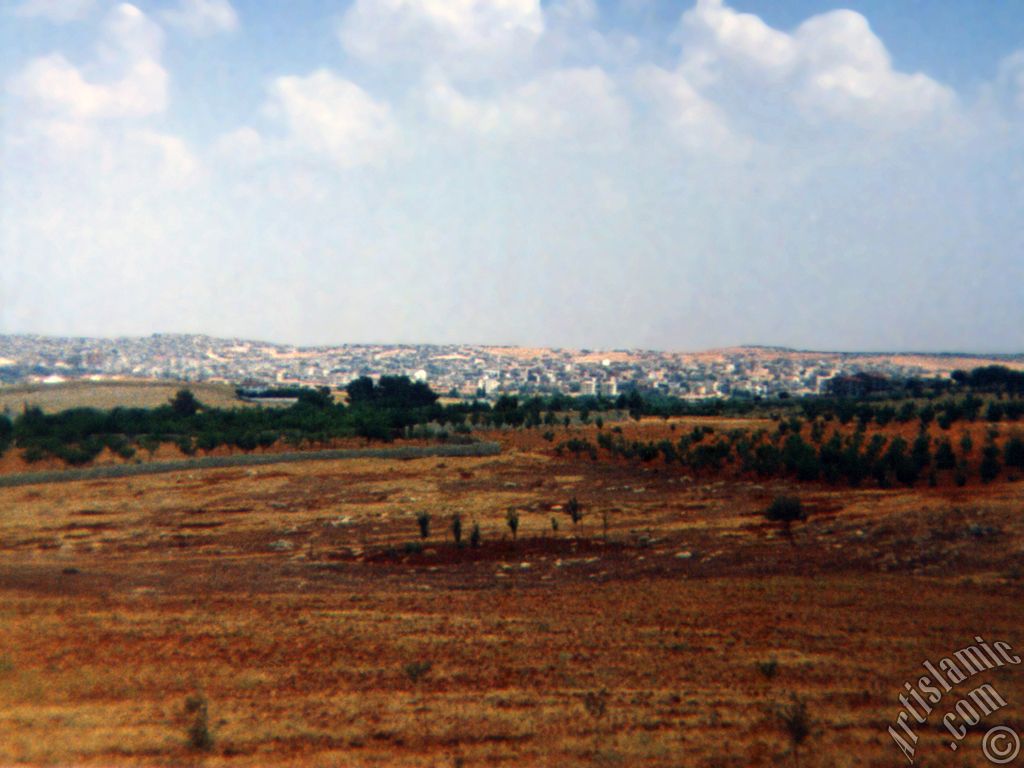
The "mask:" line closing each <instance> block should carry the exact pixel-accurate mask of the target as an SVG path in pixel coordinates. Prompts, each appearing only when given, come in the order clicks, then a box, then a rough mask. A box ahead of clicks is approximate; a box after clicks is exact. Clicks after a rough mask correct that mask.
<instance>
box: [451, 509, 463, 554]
mask: <svg viewBox="0 0 1024 768" xmlns="http://www.w3.org/2000/svg"><path fill="white" fill-rule="evenodd" d="M452 538H453V539H454V540H455V546H457V547H461V546H462V515H460V514H459V513H458V512H456V513H455V514H454V515H452Z"/></svg>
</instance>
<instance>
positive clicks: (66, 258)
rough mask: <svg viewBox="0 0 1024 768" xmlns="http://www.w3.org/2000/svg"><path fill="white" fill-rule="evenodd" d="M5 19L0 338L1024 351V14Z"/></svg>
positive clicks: (657, 2)
mask: <svg viewBox="0 0 1024 768" xmlns="http://www.w3.org/2000/svg"><path fill="white" fill-rule="evenodd" d="M839 3H840V4H834V3H830V2H821V1H820V0H729V2H728V3H726V2H725V0H696V2H695V3H694V2H691V0H684V1H683V2H678V1H677V2H669V1H668V0H664V1H663V0H620V1H619V2H608V3H604V2H596V1H595V0H551V1H550V2H547V1H545V2H538V0H354V1H353V2H346V1H345V0H336V1H332V0H289V2H272V3H271V2H255V0H253V1H252V2H243V1H242V0H235V2H234V5H232V4H231V3H229V1H228V0H166V1H165V2H161V1H159V0H138V2H137V3H136V4H127V3H121V4H118V3H111V2H106V0H13V2H12V1H11V0H6V1H5V2H3V4H2V5H0V30H2V31H0V94H2V95H0V106H2V113H0V333H22V332H34V333H47V334H62V335H104V336H111V335H121V334H130V335H137V334H149V333H152V332H158V331H159V332H205V333H210V334H214V335H230V336H243V337H249V338H260V339H268V340H273V341H282V342H293V343H327V342H345V341H349V342H372V341H377V342H481V343H502V344H530V345H545V346H576V347H581V346H582V347H627V346H628V347H634V346H640V347H649V348H661V349H674V350H690V349H701V348H707V347H712V346H722V345H731V344H738V343H759V344H779V345H788V346H796V347H802V348H819V349H872V350H878V349H886V350H895V349H918V350H943V349H946V350H951V349H957V350H975V351H1015V352H1020V351H1024V4H1022V3H1018V2H1002V1H997V0H984V1H983V2H979V3H972V4H969V5H968V4H965V3H963V2H962V0H927V1H925V0H900V1H899V2H893V0H848V2H846V3H845V4H842V0H839Z"/></svg>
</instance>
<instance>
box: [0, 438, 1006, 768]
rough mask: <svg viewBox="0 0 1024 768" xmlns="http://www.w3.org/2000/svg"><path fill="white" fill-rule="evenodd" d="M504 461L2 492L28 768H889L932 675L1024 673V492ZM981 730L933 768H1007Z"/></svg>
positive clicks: (934, 756) (12, 702) (511, 450)
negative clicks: (802, 737)
mask: <svg viewBox="0 0 1024 768" xmlns="http://www.w3.org/2000/svg"><path fill="white" fill-rule="evenodd" d="M606 428H607V427H606ZM661 428H662V427H660V426H653V425H652V427H651V429H661ZM665 428H666V429H667V427H665ZM680 428H681V427H677V432H676V434H678V430H679V429H680ZM624 429H625V427H624ZM562 431H564V430H559V432H562ZM954 431H955V430H954ZM645 434H649V433H645ZM504 439H506V444H507V446H508V450H507V451H506V452H505V453H504V454H503V455H501V456H498V457H493V458H465V459H463V458H459V459H452V458H445V459H436V458H434V459H416V460H410V461H373V460H351V461H339V462H309V463H305V464H290V465H281V466H265V467H257V468H251V469H219V470H203V471H193V472H188V473H176V474H167V475H158V476H147V477H143V478H132V479H129V480H112V481H90V482H81V483H70V484H66V485H59V486H58V485H55V486H36V487H25V488H16V489H0V765H6V764H13V763H21V764H32V765H72V764H74V765H94V766H100V765H103V766H109V765H195V764H204V765H240V766H241V765H245V766H265V765H313V766H333V765H345V766H349V765H352V766H364V765H365V766H370V765H377V766H379V765H409V766H452V765H466V766H470V765H480V766H485V765H486V766H490V765H508V766H523V765H544V766H584V765H617V766H690V765H694V766H708V767H709V768H710V767H711V766H737V767H740V766H769V765H772V766H774V765H779V764H781V765H791V764H794V763H795V755H794V754H793V753H792V750H791V744H790V743H789V741H788V740H787V736H786V731H785V729H784V728H783V727H782V725H781V721H780V720H779V718H778V716H777V711H778V709H779V707H781V706H783V705H786V704H787V703H788V702H790V701H791V697H793V696H797V697H800V698H801V699H803V700H804V701H805V702H806V704H807V712H808V714H809V717H810V721H811V732H810V735H809V736H808V738H807V740H806V742H805V743H804V744H803V746H802V748H801V749H800V752H799V764H800V765H801V766H810V767H813V766H821V767H822V768H824V767H826V766H854V765H861V766H872V767H878V768H881V767H882V766H893V765H898V764H902V763H903V762H904V761H905V758H904V757H903V755H902V753H900V752H899V750H898V749H897V748H896V746H895V745H894V743H893V741H892V739H891V738H890V736H889V735H888V733H887V728H888V726H889V725H890V724H892V723H893V722H894V721H895V717H896V715H897V714H898V711H899V707H900V705H899V702H898V701H897V696H898V695H899V694H900V693H901V692H902V690H903V683H904V681H909V680H913V679H916V677H917V676H918V675H919V674H921V672H920V665H921V663H922V662H923V661H925V660H933V661H937V660H938V659H940V658H942V657H944V656H948V655H949V654H950V653H951V652H952V651H954V650H956V649H958V648H962V647H964V646H965V645H967V644H969V643H971V642H972V640H973V638H974V637H975V636H976V635H983V636H984V637H985V638H987V639H989V640H993V641H994V640H1006V641H1008V642H1009V643H1011V644H1012V645H1014V646H1015V647H1024V636H1022V635H1021V634H1020V633H1021V630H1020V627H1021V626H1022V623H1024V622H1022V619H1024V608H1022V606H1024V602H1022V600H1021V598H1022V597H1024V580H1022V575H1024V517H1022V515H1021V506H1022V505H1021V502H1022V500H1024V483H1015V482H1006V481H1001V482H997V483H994V484H992V485H988V486H980V485H971V486H968V487H967V488H963V489H956V488H950V487H940V488H935V489H927V488H916V489H894V490H888V491H880V490H875V489H870V488H867V489H861V490H855V491H851V490H847V489H830V488H827V487H824V486H796V485H792V484H788V483H784V482H768V483H762V482H755V481H751V480H728V481H727V480H721V479H714V478H692V477H689V476H687V475H686V473H685V471H683V470H681V469H680V468H678V467H671V468H669V467H665V466H664V465H663V464H660V463H658V462H654V463H652V464H651V465H649V466H643V465H639V464H636V465H634V464H625V463H621V462H619V463H610V462H606V461H598V462H591V461H590V460H589V459H583V460H580V461H576V460H574V459H572V458H571V457H570V456H567V457H565V458H557V457H554V456H552V455H550V452H551V444H550V443H547V442H546V441H543V439H542V438H539V437H538V438H537V440H539V442H538V443H531V442H530V441H531V440H533V439H534V433H532V432H531V433H511V434H507V435H506V437H505V438H504ZM559 439H561V438H559ZM646 439H651V438H650V437H647V438H646ZM976 444H980V443H978V442H977V441H976ZM780 493H796V494H798V495H800V496H801V497H802V498H803V499H804V501H805V502H806V504H807V506H808V508H809V510H810V511H811V515H810V518H809V520H808V521H807V522H806V523H801V524H798V525H796V526H795V528H794V530H793V532H792V536H786V535H784V532H783V531H782V530H780V529H779V528H777V527H776V526H774V525H769V524H767V523H765V522H764V520H763V517H762V515H761V511H762V510H763V509H764V508H765V507H766V506H767V504H768V503H769V502H770V500H771V499H772V498H773V497H774V496H775V495H777V494H780ZM572 495H575V496H577V497H578V498H579V500H580V501H581V502H582V503H583V505H584V518H583V521H582V522H581V524H580V525H579V526H577V527H576V529H575V530H574V526H573V525H572V523H571V521H570V520H569V518H568V516H567V515H566V514H565V511H564V509H563V507H564V504H565V502H566V501H567V500H568V498H569V497H570V496H572ZM509 508H515V509H517V510H518V511H519V515H520V526H519V533H518V539H517V540H516V541H513V540H512V538H511V535H510V532H509V529H508V528H507V526H506V513H507V510H508V509H509ZM424 510H425V511H428V512H430V514H431V516H432V522H431V527H432V530H431V532H430V536H429V538H428V539H427V540H426V541H425V542H424V543H423V544H422V546H423V551H422V552H419V553H416V552H415V551H413V550H414V548H413V547H412V546H411V545H412V543H413V542H417V541H418V540H419V534H418V528H417V524H416V514H417V513H418V512H420V511H424ZM454 513H459V514H460V515H461V519H462V520H463V531H464V537H466V538H468V535H469V531H470V529H471V526H472V524H473V523H474V522H476V523H478V524H479V525H480V528H481V531H482V539H483V543H482V545H481V546H480V547H478V548H473V547H469V546H463V547H456V546H455V545H454V544H453V543H452V540H451V535H450V529H449V523H450V518H451V515H452V514H454ZM552 518H554V519H555V520H556V521H557V523H558V530H557V531H555V530H553V529H552V524H551V520H552ZM605 518H607V532H606V531H605V525H604V520H605ZM407 545H409V548H408V553H407ZM773 659H774V660H775V661H776V662H777V667H776V673H775V674H774V676H771V677H769V675H768V674H766V673H765V672H764V671H762V670H763V669H768V668H769V667H768V666H766V663H767V662H770V661H771V660H773ZM428 665H429V666H428ZM759 665H760V666H759ZM984 679H985V680H986V681H989V682H992V683H993V685H994V686H996V688H997V689H998V690H999V692H1000V693H1001V694H1002V695H1003V696H1004V697H1005V698H1006V699H1007V700H1008V701H1009V702H1010V706H1009V707H1007V708H1006V709H1005V710H1003V711H1000V712H998V713H995V714H993V715H992V716H991V717H990V718H988V719H987V720H986V724H987V725H995V724H1003V723H1005V724H1008V725H1011V726H1013V727H1014V728H1016V729H1017V730H1021V728H1024V709H1022V707H1024V669H1020V668H1013V667H1006V668H1002V669H998V670H994V671H992V672H990V673H987V675H986V677H985V678H984ZM976 682H981V678H980V677H979V678H978V679H977V681H976ZM968 690H970V687H968V686H966V684H965V687H964V688H963V689H962V690H960V691H959V695H963V694H965V693H966V692H967V691H968ZM197 693H199V694H201V695H203V696H204V697H205V699H206V701H207V706H208V712H209V729H210V732H211V734H212V737H213V746H212V749H210V750H209V751H206V752H202V751H197V750H194V749H192V748H190V747H189V745H188V737H187V732H188V728H189V726H190V724H191V722H192V719H193V717H194V716H193V715H187V714H186V713H185V709H184V707H185V701H186V698H187V697H189V696H191V695H194V694H197ZM955 702H956V698H955V697H953V694H950V698H949V700H948V702H947V701H946V700H944V701H943V708H942V710H941V711H940V712H936V713H935V715H933V716H932V717H931V718H930V720H929V724H928V726H927V727H922V728H920V729H919V732H920V738H921V740H920V742H919V743H918V755H919V759H918V761H917V764H920V765H929V766H933V765H937V766H950V767H952V766H958V767H959V766H963V765H968V766H972V765H973V766H981V765H985V764H986V763H985V762H984V760H983V759H982V757H981V752H980V739H981V736H982V734H983V733H984V729H982V728H980V727H979V728H976V729H974V730H973V731H972V733H971V734H970V735H969V736H968V737H967V738H966V739H965V740H964V741H963V743H962V744H960V748H959V750H958V751H957V752H955V753H954V752H952V751H951V750H950V749H949V748H948V742H949V740H950V739H949V735H948V734H947V733H946V731H945V730H944V729H943V728H942V726H941V713H942V712H945V711H948V709H950V708H952V705H953V704H954V703H955Z"/></svg>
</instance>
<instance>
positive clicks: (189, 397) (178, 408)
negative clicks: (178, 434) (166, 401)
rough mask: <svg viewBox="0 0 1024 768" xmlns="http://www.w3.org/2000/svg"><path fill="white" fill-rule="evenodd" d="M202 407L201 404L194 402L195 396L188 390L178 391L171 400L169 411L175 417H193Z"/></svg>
mask: <svg viewBox="0 0 1024 768" xmlns="http://www.w3.org/2000/svg"><path fill="white" fill-rule="evenodd" d="M202 407H203V406H202V403H200V402H199V401H198V400H196V396H195V395H193V394H192V391H191V390H188V389H179V390H178V392H177V394H176V395H175V396H174V397H173V398H171V410H172V411H174V414H175V415H176V416H195V415H196V413H198V411H199V409H200V408H202Z"/></svg>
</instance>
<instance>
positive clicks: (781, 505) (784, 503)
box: [764, 496, 807, 542]
mask: <svg viewBox="0 0 1024 768" xmlns="http://www.w3.org/2000/svg"><path fill="white" fill-rule="evenodd" d="M764 516H765V518H766V519H768V520H771V521H772V522H776V523H780V524H781V525H782V530H783V533H784V534H785V535H786V536H787V537H788V538H789V540H790V541H791V542H792V540H793V523H795V522H797V521H799V520H806V519H807V513H806V512H805V511H804V506H803V503H802V502H801V501H800V499H798V498H796V497H794V496H776V497H775V499H773V500H772V503H771V504H769V505H768V508H767V509H766V510H765V511H764Z"/></svg>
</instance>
